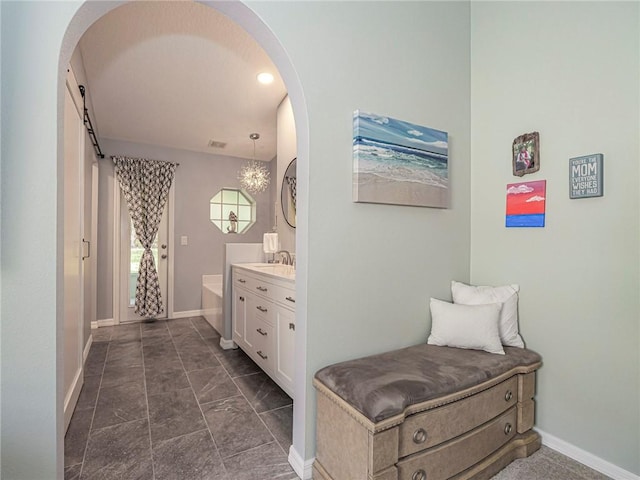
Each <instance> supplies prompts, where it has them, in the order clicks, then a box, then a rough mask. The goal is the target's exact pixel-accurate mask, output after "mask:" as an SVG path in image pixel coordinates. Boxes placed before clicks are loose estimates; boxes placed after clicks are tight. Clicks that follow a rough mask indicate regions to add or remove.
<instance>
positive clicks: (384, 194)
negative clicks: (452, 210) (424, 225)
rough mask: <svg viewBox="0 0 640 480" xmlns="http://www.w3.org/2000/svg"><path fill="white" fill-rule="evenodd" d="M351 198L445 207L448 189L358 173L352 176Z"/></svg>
mask: <svg viewBox="0 0 640 480" xmlns="http://www.w3.org/2000/svg"><path fill="white" fill-rule="evenodd" d="M353 199H354V201H356V202H365V203H388V204H392V205H415V206H424V207H439V208H447V207H448V205H449V190H448V189H447V188H443V187H436V186H433V185H426V184H424V183H420V182H410V181H399V180H392V179H389V178H384V177H381V176H378V175H375V174H371V173H359V174H357V175H354V178H353Z"/></svg>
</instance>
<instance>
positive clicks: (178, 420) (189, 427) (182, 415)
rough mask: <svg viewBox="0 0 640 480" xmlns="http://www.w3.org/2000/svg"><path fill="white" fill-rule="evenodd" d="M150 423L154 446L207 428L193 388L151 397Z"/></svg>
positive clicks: (149, 398) (149, 399)
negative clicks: (162, 441)
mask: <svg viewBox="0 0 640 480" xmlns="http://www.w3.org/2000/svg"><path fill="white" fill-rule="evenodd" d="M148 401H149V422H150V425H151V439H152V440H153V443H154V445H155V444H156V442H159V441H161V440H167V439H169V438H174V437H177V436H180V435H184V434H187V433H192V432H196V431H198V430H203V429H205V428H207V427H206V424H205V422H204V419H203V418H202V412H201V411H200V407H199V406H198V402H197V401H196V397H195V396H194V394H193V391H192V390H191V388H183V389H182V390H176V391H173V392H168V393H161V394H158V395H149V397H148Z"/></svg>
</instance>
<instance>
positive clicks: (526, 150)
mask: <svg viewBox="0 0 640 480" xmlns="http://www.w3.org/2000/svg"><path fill="white" fill-rule="evenodd" d="M511 155H512V161H513V174H514V175H515V176H517V177H522V176H524V175H526V174H528V173H533V172H537V171H538V170H540V134H539V133H538V132H531V133H525V134H524V135H520V136H519V137H517V138H515V139H514V140H513V145H512V148H511Z"/></svg>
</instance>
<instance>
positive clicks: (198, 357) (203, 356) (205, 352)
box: [179, 346, 220, 372]
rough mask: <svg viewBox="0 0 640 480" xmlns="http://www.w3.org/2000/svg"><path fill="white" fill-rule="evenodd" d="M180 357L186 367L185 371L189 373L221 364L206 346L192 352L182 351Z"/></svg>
mask: <svg viewBox="0 0 640 480" xmlns="http://www.w3.org/2000/svg"><path fill="white" fill-rule="evenodd" d="M179 355H180V359H181V360H182V364H183V365H184V369H185V370H186V371H187V372H191V371H193V370H202V369H203V368H210V367H215V366H219V365H220V362H219V361H218V359H217V358H216V356H215V355H214V354H213V352H212V351H211V349H209V348H208V347H206V346H203V347H198V348H194V349H192V350H181V351H180V352H179Z"/></svg>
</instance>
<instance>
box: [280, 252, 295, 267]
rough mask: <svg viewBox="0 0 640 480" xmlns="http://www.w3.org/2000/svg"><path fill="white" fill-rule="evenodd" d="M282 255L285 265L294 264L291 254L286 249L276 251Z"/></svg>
mask: <svg viewBox="0 0 640 480" xmlns="http://www.w3.org/2000/svg"><path fill="white" fill-rule="evenodd" d="M278 254H280V255H282V263H283V264H285V265H292V263H291V254H290V253H289V252H288V251H286V250H280V251H279V252H276V255H278Z"/></svg>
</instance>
